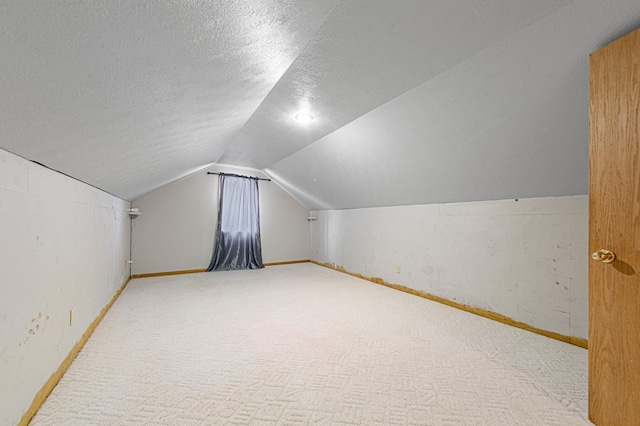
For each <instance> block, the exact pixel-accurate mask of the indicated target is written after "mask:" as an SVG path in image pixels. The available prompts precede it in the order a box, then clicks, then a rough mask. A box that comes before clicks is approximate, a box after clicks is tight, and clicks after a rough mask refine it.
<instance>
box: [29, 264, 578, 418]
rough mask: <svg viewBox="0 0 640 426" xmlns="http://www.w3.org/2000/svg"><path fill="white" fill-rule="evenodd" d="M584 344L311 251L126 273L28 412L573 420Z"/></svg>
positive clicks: (105, 415)
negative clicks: (319, 260)
mask: <svg viewBox="0 0 640 426" xmlns="http://www.w3.org/2000/svg"><path fill="white" fill-rule="evenodd" d="M586 411H587V352H586V350H584V349H580V348H577V347H575V346H571V345H568V344H565V343H561V342H558V341H555V340H551V339H547V338H545V337H541V336H538V335H535V334H532V333H529V332H526V331H522V330H519V329H516V328H512V327H509V326H505V325H502V324H499V323H496V322H493V321H490V320H487V319H484V318H480V317H477V316H475V315H472V314H469V313H466V312H462V311H459V310H456V309H453V308H450V307H447V306H443V305H440V304H437V303H434V302H430V301H428V300H425V299H421V298H419V297H416V296H411V295H408V294H405V293H402V292H399V291H396V290H392V289H388V288H385V287H382V286H378V285H375V284H372V283H369V282H366V281H363V280H359V279H357V278H353V277H350V276H348V275H345V274H341V273H339V272H335V271H332V270H329V269H326V268H322V267H319V266H316V265H312V264H298V265H288V266H278V267H270V268H266V269H263V270H259V271H239V272H216V273H201V274H192V275H181V276H173V277H159V278H145V279H138V280H133V281H132V282H131V283H129V286H128V287H127V289H126V290H125V291H124V293H123V294H122V295H121V297H120V299H119V300H118V301H117V302H116V304H115V305H114V306H113V308H112V309H111V311H110V312H109V313H108V314H107V316H106V317H105V318H104V320H103V321H102V323H101V324H100V326H99V327H98V328H97V329H96V331H95V333H94V334H93V336H92V337H91V339H90V340H89V341H88V343H87V344H86V346H85V348H84V349H83V351H82V352H81V353H80V354H79V356H78V357H77V359H76V360H75V361H74V363H73V364H72V365H71V367H70V368H69V370H68V371H67V373H66V374H65V376H64V377H63V378H62V380H61V381H60V383H59V384H58V386H57V387H56V388H55V390H54V391H53V393H52V394H51V396H50V397H49V398H48V400H47V401H46V402H45V404H44V405H43V406H42V408H41V409H40V411H39V413H38V414H37V415H36V417H35V418H34V420H33V422H32V425H34V426H39V425H83V426H86V425H98V424H99V425H156V424H157V425H225V424H229V425H236V424H237V425H243V424H255V425H272V424H279V425H306V424H310V425H311V424H322V425H329V424H333V425H336V424H337V425H360V424H362V425H562V426H567V425H583V424H590V423H589V422H588V420H587V418H586Z"/></svg>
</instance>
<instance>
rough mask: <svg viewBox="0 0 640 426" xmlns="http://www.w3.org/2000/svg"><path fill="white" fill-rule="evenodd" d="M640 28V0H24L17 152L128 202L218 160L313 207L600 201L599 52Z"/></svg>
mask: <svg viewBox="0 0 640 426" xmlns="http://www.w3.org/2000/svg"><path fill="white" fill-rule="evenodd" d="M638 26H640V2H638V1H637V0H618V1H616V2H615V3H613V4H612V2H610V1H608V0H573V1H572V0H466V1H461V0H457V1H454V0H452V1H446V2H444V1H424V0H417V1H408V0H407V1H402V2H396V1H390V0H384V1H382V0H377V1H376V0H369V1H351V0H344V1H338V0H335V1H327V0H309V1H304V0H298V1H295V0H257V1H252V2H248V1H234V2H232V1H215V2H213V1H211V2H207V1H195V2H186V1H180V2H175V1H168V0H167V1H158V0H148V1H136V2H130V1H111V0H103V1H85V2H42V1H37V0H32V1H29V0H24V1H22V0H15V1H9V2H4V3H2V4H0V57H2V58H3V65H2V67H1V68H0V98H1V99H2V101H1V102H0V127H1V129H0V147H2V148H4V149H6V150H8V151H11V152H14V153H16V154H18V155H21V156H23V157H25V158H28V159H31V160H34V161H37V162H40V163H43V164H45V165H47V166H49V167H51V168H54V169H57V170H59V171H61V172H64V173H66V174H69V175H71V176H73V177H75V178H78V179H80V180H83V181H85V182H87V183H89V184H92V185H94V186H97V187H99V188H101V189H104V190H105V191H107V192H110V193H112V194H115V195H117V196H119V197H121V198H124V199H127V200H133V199H136V198H138V197H140V196H141V195H144V194H146V193H148V192H150V191H152V190H154V189H156V188H158V187H160V186H163V185H165V184H167V183H169V182H172V181H174V180H176V179H179V178H181V177H183V176H185V175H188V174H189V173H192V172H194V171H195V170H198V169H201V168H203V167H206V166H207V165H210V164H212V163H221V164H229V165H237V166H243V167H252V168H257V169H264V170H265V171H266V172H267V173H268V174H269V175H270V176H272V177H273V178H274V179H275V180H276V181H277V182H278V184H280V185H281V186H283V187H284V188H285V189H287V190H288V191H289V192H290V193H291V194H292V195H294V196H295V197H296V198H298V199H299V200H300V201H301V202H303V203H304V204H306V205H307V206H308V207H309V208H311V209H319V208H354V207H366V206H384V205H401V204H418V203H432V202H448V201H470V200H486V199H501V198H511V197H514V198H515V197H533V196H554V195H573V194H584V193H586V191H587V142H588V141H587V136H588V55H589V53H591V52H592V51H594V50H597V49H598V48H599V47H601V46H603V45H605V44H606V43H608V42H610V41H612V40H614V39H615V38H617V37H619V36H621V35H623V34H624V33H626V32H628V31H630V30H632V29H634V28H636V27H638ZM299 111H308V112H309V113H311V114H312V115H313V116H314V120H313V121H312V122H311V123H309V125H307V126H303V125H301V124H300V123H298V122H296V121H295V120H294V119H293V116H294V115H295V114H296V113H297V112H299Z"/></svg>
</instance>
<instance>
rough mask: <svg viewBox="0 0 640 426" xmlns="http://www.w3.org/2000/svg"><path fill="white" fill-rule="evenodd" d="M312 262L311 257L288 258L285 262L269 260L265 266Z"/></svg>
mask: <svg viewBox="0 0 640 426" xmlns="http://www.w3.org/2000/svg"><path fill="white" fill-rule="evenodd" d="M309 262H311V260H309V259H304V260H287V261H285V262H269V263H265V264H264V266H280V265H293V264H294V263H309Z"/></svg>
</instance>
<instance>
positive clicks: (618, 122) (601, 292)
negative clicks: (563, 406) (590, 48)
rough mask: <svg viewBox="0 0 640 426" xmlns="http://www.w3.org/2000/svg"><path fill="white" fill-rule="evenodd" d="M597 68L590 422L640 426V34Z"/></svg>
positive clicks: (597, 61) (597, 57)
mask: <svg viewBox="0 0 640 426" xmlns="http://www.w3.org/2000/svg"><path fill="white" fill-rule="evenodd" d="M590 62H591V69H590V81H589V92H590V93H589V95H590V111H589V116H590V123H589V124H590V129H589V247H590V251H591V252H592V253H594V252H595V253H594V254H593V255H592V257H594V259H592V260H590V262H589V418H590V419H591V421H593V422H594V423H595V424H597V425H599V426H609V425H615V426H623V425H640V30H636V31H634V32H632V33H631V34H628V35H627V36H625V37H623V38H621V39H619V40H617V41H615V42H613V43H611V44H610V45H608V46H606V47H604V48H602V49H600V50H598V51H597V52H595V53H593V54H592V55H591V60H590ZM600 249H606V250H610V251H611V252H613V253H614V254H615V259H614V260H613V261H612V262H610V263H607V262H609V261H610V260H611V259H612V256H611V255H609V254H608V253H606V252H599V253H598V252H597V251H598V250H600Z"/></svg>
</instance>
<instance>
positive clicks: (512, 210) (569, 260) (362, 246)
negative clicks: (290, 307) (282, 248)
mask: <svg viewBox="0 0 640 426" xmlns="http://www.w3.org/2000/svg"><path fill="white" fill-rule="evenodd" d="M312 214H313V215H314V216H317V217H318V220H317V221H314V222H312V225H311V234H312V235H311V258H312V259H314V260H316V261H319V262H328V263H333V264H335V265H338V266H342V267H344V268H345V269H347V270H348V271H350V272H357V273H360V274H362V275H365V276H368V277H379V278H382V279H384V280H385V281H387V282H390V283H395V284H400V285H404V286H407V287H410V288H413V289H416V290H420V291H423V292H426V293H430V294H433V295H437V296H440V297H444V298H446V299H449V300H454V301H456V302H459V303H463V304H468V305H471V306H475V307H480V308H483V309H486V310H489V311H493V312H497V313H500V314H503V315H506V316H508V317H511V318H513V319H515V320H518V321H522V322H525V323H527V324H529V325H532V326H535V327H539V328H542V329H545V330H549V331H554V332H557V333H561V334H565V335H570V336H577V337H582V338H586V337H587V309H588V306H587V297H588V283H587V260H588V253H587V252H588V247H587V242H588V201H587V196H573V197H558V198H532V199H520V200H519V201H515V200H500V201H483V202H473V203H452V204H428V205H413V206H401V207H382V208H367V209H354V210H324V211H317V212H312ZM397 266H400V273H397V272H396V267H397Z"/></svg>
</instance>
